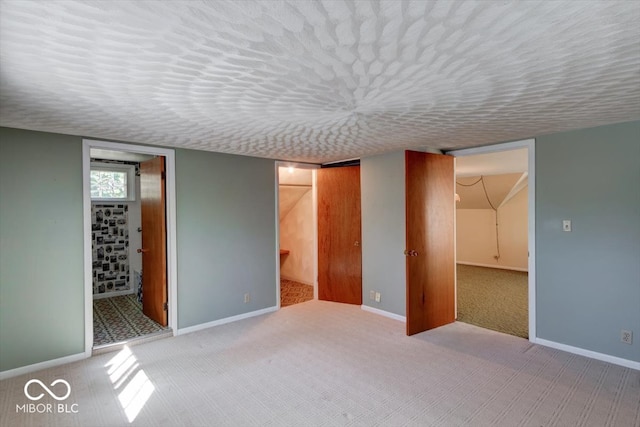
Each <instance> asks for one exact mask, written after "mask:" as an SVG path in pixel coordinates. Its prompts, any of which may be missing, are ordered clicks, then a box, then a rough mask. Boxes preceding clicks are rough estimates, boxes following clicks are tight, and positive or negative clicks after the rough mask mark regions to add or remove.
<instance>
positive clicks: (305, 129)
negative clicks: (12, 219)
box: [0, 0, 640, 162]
mask: <svg viewBox="0 0 640 427" xmlns="http://www.w3.org/2000/svg"><path fill="white" fill-rule="evenodd" d="M0 12H1V13H0V60H1V62H2V67H1V70H0V72H1V79H0V125H2V126H10V127H17V128H25V129H34V130H41V131H51V132H60V133H66V134H74V135H82V136H88V137H93V138H101V139H109V140H122V141H129V142H140V143H150V144H158V145H166V146H175V147H186V148H193V149H201V150H211V151H219V152H226V153H235V154H243V155H252V156H261V157H268V158H277V159H287V160H298V161H307V162H328V161H334V160H342V159H349V158H355V157H361V156H366V155H372V154H376V153H381V152H386V151H392V150H398V149H405V148H427V147H428V148H438V149H453V148H462V147H471V146H478V145H484V144H488V143H494V142H502V141H508V140H515V139H523V138H527V137H531V136H536V135H541V134H546V133H552V132H557V131H562V130H569V129H576V128H584V127H589V126H596V125H601V124H608V123H615V122H623V121H629V120H636V119H638V118H640V82H639V70H640V46H639V40H640V25H638V22H640V2H638V1H629V0H622V1H614V0H609V1H576V0H555V1H548V0H543V1H527V2H519V1H502V0H500V1H490V0H481V1H451V0H441V1H397V0H389V1H366V0H364V1H352V0H345V1H339V0H338V1H336V0H322V1H298V0H296V1H259V0H255V1H250V0H249V1H235V0H232V1H222V0H218V1H208V2H204V1H203V2H195V1H94V2H89V1H23V0H2V1H1V2H0Z"/></svg>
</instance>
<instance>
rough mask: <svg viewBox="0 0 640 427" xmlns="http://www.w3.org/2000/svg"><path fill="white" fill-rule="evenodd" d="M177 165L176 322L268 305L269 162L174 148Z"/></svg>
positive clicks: (272, 243) (272, 280)
mask: <svg viewBox="0 0 640 427" xmlns="http://www.w3.org/2000/svg"><path fill="white" fill-rule="evenodd" d="M176 172H177V176H176V185H177V188H176V198H177V200H176V203H177V235H178V236H177V239H178V242H177V243H178V327H179V328H185V327H189V326H194V325H198V324H202V323H207V322H211V321H214V320H218V319H223V318H226V317H230V316H234V315H238V314H242V313H246V312H250V311H255V310H260V309H263V308H267V307H273V306H275V305H276V234H275V221H276V217H275V167H274V162H273V161H272V160H265V159H257V158H251V157H241V156H232V155H227V154H219V153H211V152H203V151H194V150H176ZM245 293H249V294H250V302H249V303H247V304H245V303H244V294H245Z"/></svg>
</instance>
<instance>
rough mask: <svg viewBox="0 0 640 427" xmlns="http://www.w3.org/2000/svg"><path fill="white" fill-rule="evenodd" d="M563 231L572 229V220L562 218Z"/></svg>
mask: <svg viewBox="0 0 640 427" xmlns="http://www.w3.org/2000/svg"><path fill="white" fill-rule="evenodd" d="M562 231H571V220H570V219H563V220H562Z"/></svg>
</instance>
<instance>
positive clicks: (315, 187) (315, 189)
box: [311, 170, 318, 300]
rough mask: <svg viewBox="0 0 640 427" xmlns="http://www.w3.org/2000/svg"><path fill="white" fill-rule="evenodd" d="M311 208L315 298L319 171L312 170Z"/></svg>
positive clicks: (315, 291)
mask: <svg viewBox="0 0 640 427" xmlns="http://www.w3.org/2000/svg"><path fill="white" fill-rule="evenodd" d="M311 206H312V207H311V209H312V210H313V219H312V221H313V299H315V300H317V299H318V173H317V172H316V171H315V170H313V171H311Z"/></svg>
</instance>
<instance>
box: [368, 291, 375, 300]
mask: <svg viewBox="0 0 640 427" xmlns="http://www.w3.org/2000/svg"><path fill="white" fill-rule="evenodd" d="M369 299H370V300H374V299H376V291H369Z"/></svg>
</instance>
